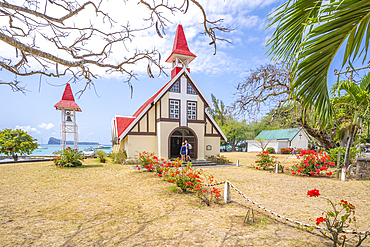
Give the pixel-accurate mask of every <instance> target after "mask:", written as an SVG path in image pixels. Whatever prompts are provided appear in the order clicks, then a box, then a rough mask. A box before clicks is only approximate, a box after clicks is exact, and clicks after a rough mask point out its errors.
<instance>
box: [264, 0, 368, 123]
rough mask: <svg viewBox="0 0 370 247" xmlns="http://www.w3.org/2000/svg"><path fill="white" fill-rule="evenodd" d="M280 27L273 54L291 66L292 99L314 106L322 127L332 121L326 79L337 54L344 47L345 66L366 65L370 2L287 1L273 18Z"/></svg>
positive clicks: (271, 49) (271, 48)
mask: <svg viewBox="0 0 370 247" xmlns="http://www.w3.org/2000/svg"><path fill="white" fill-rule="evenodd" d="M272 26H276V29H275V32H274V34H273V35H272V37H271V38H270V39H269V41H268V46H269V54H270V55H272V58H273V59H274V60H276V61H284V62H286V63H288V65H289V66H290V68H291V75H292V92H291V94H292V96H293V97H294V98H295V99H298V100H299V101H300V102H301V104H302V107H303V109H304V110H310V109H311V108H312V107H314V110H315V116H316V119H319V120H320V121H321V124H322V125H325V124H327V123H328V122H329V123H332V119H333V116H334V111H333V108H332V106H331V104H330V100H329V92H328V88H327V78H328V73H329V68H330V66H331V64H332V61H333V60H334V58H336V57H337V53H338V50H339V49H340V48H341V47H342V46H343V47H345V53H344V57H343V58H342V68H343V67H344V66H345V65H346V64H349V65H350V66H352V63H353V62H354V61H356V60H357V59H359V58H362V63H364V62H365V61H366V58H367V55H368V50H369V38H370V1H368V0H332V1H324V0H288V1H286V2H285V3H284V4H283V5H281V6H280V7H279V8H277V9H276V10H275V11H274V12H273V13H272V14H271V15H270V18H269V27H272Z"/></svg>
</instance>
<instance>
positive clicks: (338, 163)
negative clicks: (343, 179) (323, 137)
mask: <svg viewBox="0 0 370 247" xmlns="http://www.w3.org/2000/svg"><path fill="white" fill-rule="evenodd" d="M341 155H342V154H341V152H340V151H339V152H338V157H337V179H339V168H340V156H341Z"/></svg>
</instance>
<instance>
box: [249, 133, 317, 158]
mask: <svg viewBox="0 0 370 247" xmlns="http://www.w3.org/2000/svg"><path fill="white" fill-rule="evenodd" d="M259 138H261V140H263V141H262V143H263V144H264V145H265V144H266V143H268V144H267V146H266V148H267V147H273V148H274V149H275V151H276V153H280V150H281V149H282V148H296V149H298V148H302V149H307V148H308V142H309V140H310V137H309V136H308V135H307V133H306V132H305V131H304V130H303V128H292V129H280V130H264V131H261V133H259V134H258V136H257V137H256V138H255V139H254V140H248V141H247V142H248V152H249V153H254V152H256V153H257V152H262V148H261V144H260V142H259V141H258V139H259Z"/></svg>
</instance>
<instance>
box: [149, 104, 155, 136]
mask: <svg viewBox="0 0 370 247" xmlns="http://www.w3.org/2000/svg"><path fill="white" fill-rule="evenodd" d="M148 117H149V132H155V124H156V122H155V107H152V108H151V109H150V110H149V112H148Z"/></svg>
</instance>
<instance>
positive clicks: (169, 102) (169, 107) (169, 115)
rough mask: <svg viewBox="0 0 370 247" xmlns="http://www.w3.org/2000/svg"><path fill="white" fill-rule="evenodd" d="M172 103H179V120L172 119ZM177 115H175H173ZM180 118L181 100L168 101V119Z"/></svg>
mask: <svg viewBox="0 0 370 247" xmlns="http://www.w3.org/2000/svg"><path fill="white" fill-rule="evenodd" d="M171 101H176V102H178V106H179V113H178V118H175V117H173V118H171ZM173 114H174V115H175V113H173ZM180 117H181V101H180V100H177V99H169V101H168V118H169V119H178V120H180Z"/></svg>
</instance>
